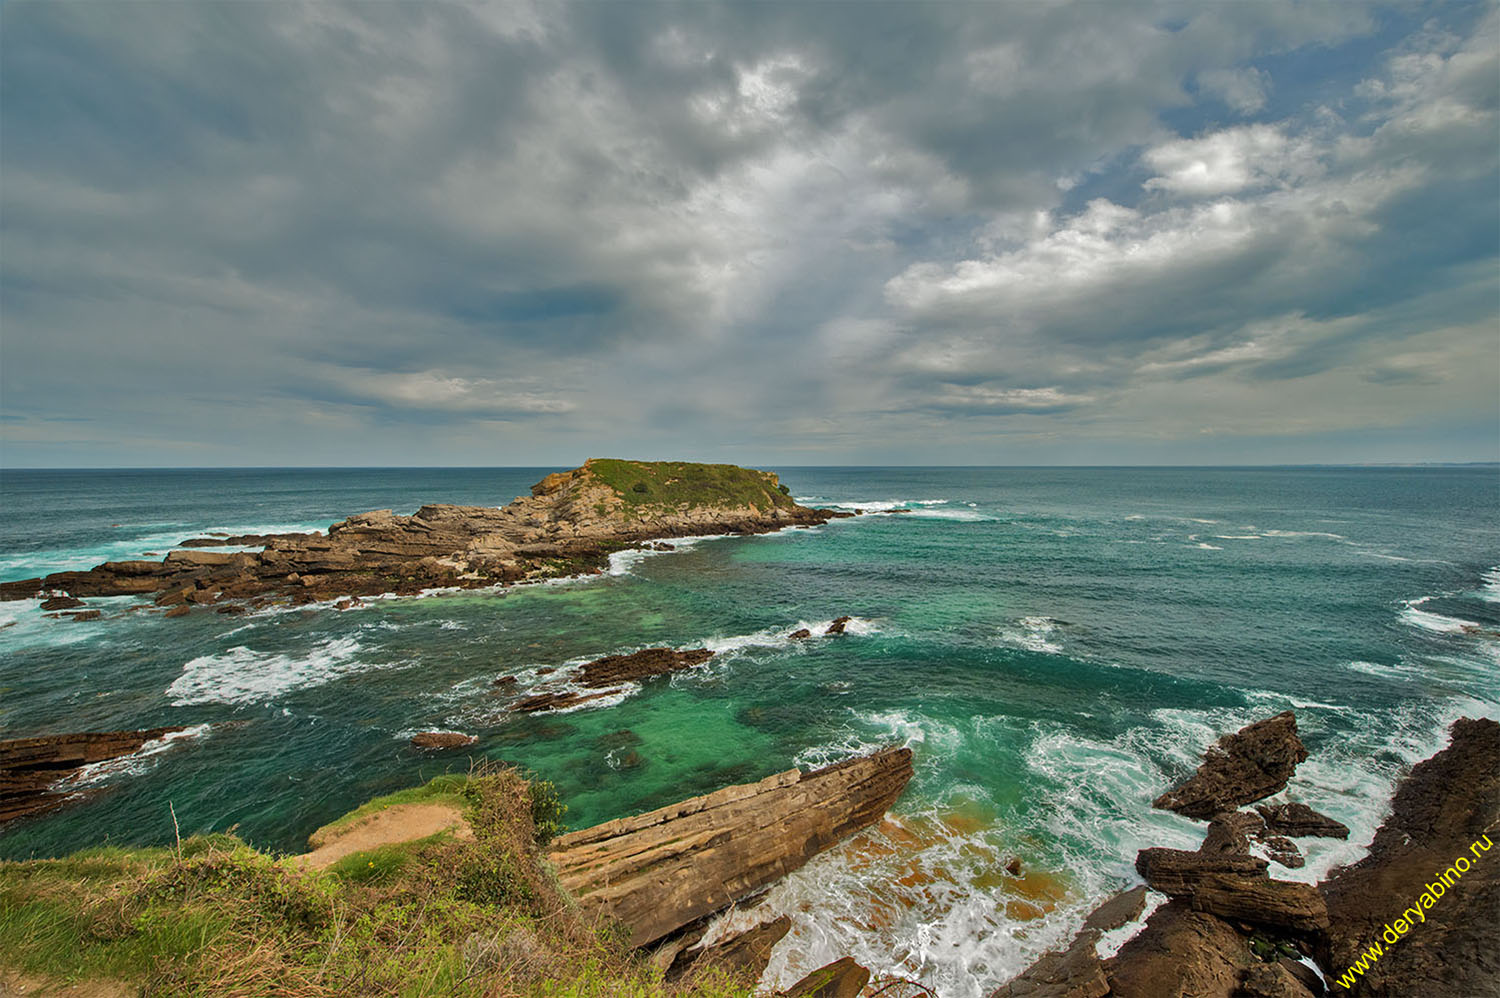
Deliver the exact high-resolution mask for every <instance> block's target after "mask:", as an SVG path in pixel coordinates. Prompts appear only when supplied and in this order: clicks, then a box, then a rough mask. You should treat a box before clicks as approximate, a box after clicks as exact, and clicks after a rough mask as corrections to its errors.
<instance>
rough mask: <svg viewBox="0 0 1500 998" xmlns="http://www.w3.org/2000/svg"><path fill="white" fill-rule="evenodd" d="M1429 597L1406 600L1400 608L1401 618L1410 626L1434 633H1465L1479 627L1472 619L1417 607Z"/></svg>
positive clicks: (1429, 597)
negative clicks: (1448, 615)
mask: <svg viewBox="0 0 1500 998" xmlns="http://www.w3.org/2000/svg"><path fill="white" fill-rule="evenodd" d="M1430 599H1432V597H1431V596H1423V597H1421V598H1420V599H1414V600H1407V601H1406V603H1405V604H1404V605H1403V607H1402V609H1401V619H1402V620H1403V621H1404V622H1406V623H1407V624H1410V625H1411V626H1412V627H1420V628H1421V629H1422V630H1424V631H1432V632H1433V633H1435V634H1465V633H1469V632H1472V631H1476V630H1478V629H1479V625H1478V624H1477V623H1475V622H1474V621H1472V620H1463V619H1461V618H1459V617H1446V616H1444V615H1443V614H1441V613H1433V612H1432V611H1430V610H1419V609H1418V607H1420V606H1421V605H1422V604H1423V603H1426V602H1427V601H1428V600H1430Z"/></svg>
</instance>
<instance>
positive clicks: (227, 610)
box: [214, 603, 249, 617]
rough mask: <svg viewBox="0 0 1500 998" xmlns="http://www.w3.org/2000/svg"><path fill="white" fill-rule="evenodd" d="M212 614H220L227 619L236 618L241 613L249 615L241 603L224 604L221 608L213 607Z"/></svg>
mask: <svg viewBox="0 0 1500 998" xmlns="http://www.w3.org/2000/svg"><path fill="white" fill-rule="evenodd" d="M214 613H222V614H224V615H225V616H229V617H238V616H239V615H240V614H242V613H249V610H248V609H247V608H246V607H245V605H244V604H243V603H226V604H224V605H223V606H216V607H214Z"/></svg>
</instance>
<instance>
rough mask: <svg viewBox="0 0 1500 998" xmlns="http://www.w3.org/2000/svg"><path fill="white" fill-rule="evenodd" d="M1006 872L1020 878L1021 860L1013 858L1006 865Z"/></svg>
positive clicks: (1017, 857) (1016, 857)
mask: <svg viewBox="0 0 1500 998" xmlns="http://www.w3.org/2000/svg"><path fill="white" fill-rule="evenodd" d="M1005 872H1006V873H1008V874H1010V875H1011V876H1012V877H1019V876H1020V875H1021V858H1020V857H1019V856H1012V857H1011V858H1010V861H1009V862H1007V863H1006V864H1005Z"/></svg>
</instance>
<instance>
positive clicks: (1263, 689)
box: [0, 467, 1500, 998]
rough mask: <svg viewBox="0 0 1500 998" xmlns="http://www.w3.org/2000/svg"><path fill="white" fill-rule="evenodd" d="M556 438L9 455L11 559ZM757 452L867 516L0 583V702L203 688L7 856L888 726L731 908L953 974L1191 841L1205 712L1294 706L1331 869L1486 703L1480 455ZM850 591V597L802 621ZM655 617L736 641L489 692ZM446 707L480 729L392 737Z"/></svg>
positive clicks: (398, 477) (309, 825) (804, 747)
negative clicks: (445, 559) (884, 755)
mask: <svg viewBox="0 0 1500 998" xmlns="http://www.w3.org/2000/svg"><path fill="white" fill-rule="evenodd" d="M555 470H559V469H554V468H530V469H525V468H501V469H328V470H318V469H298V470H262V469H245V470H173V471H140V470H133V471H6V472H4V473H3V476H0V505H3V508H4V510H5V515H4V517H3V520H0V578H4V579H7V580H9V579H18V578H24V577H28V576H31V575H37V574H41V573H45V572H50V571H57V570H61V569H70V568H87V567H90V566H92V565H94V564H97V563H99V562H101V561H104V560H108V559H119V558H129V557H142V556H147V552H154V554H155V555H157V556H160V555H163V554H165V553H166V552H167V551H168V550H169V549H170V547H171V546H172V545H173V544H175V543H177V542H179V541H181V540H183V539H185V538H188V537H194V536H199V535H201V534H203V533H205V532H208V531H212V530H221V531H226V532H229V533H234V534H238V533H263V532H271V531H293V530H309V529H322V528H326V527H327V525H328V524H329V523H330V522H333V521H334V520H337V519H341V518H343V517H345V516H348V515H350V514H353V513H357V512H362V511H365V510H369V509H379V508H390V509H393V510H395V511H397V512H400V513H410V512H412V511H414V510H415V509H416V508H417V506H419V505H421V504H422V503H425V502H457V503H472V504H482V505H503V504H505V503H506V502H508V501H510V499H512V498H513V497H514V496H517V495H521V494H525V493H526V492H527V491H528V489H529V488H530V486H531V485H532V484H533V483H534V482H536V481H537V480H539V479H540V478H541V477H542V476H543V475H545V474H546V473H548V472H550V471H555ZM772 470H776V471H778V472H780V473H781V475H782V480H783V482H785V483H786V484H787V485H788V486H789V487H790V488H791V490H792V493H793V495H795V496H796V497H798V499H799V500H801V501H803V502H804V503H807V504H810V505H826V506H836V507H838V508H841V509H854V508H858V509H862V510H864V511H865V512H866V513H867V514H870V515H865V516H861V517H857V518H853V519H842V520H836V521H833V522H830V523H828V524H826V525H825V526H822V527H818V528H815V529H810V530H797V529H794V530H788V531H784V532H781V533H778V534H770V535H763V536H758V537H721V538H706V539H700V540H694V541H689V542H679V543H678V544H677V550H675V551H673V552H670V553H650V554H647V553H644V552H625V553H622V554H618V555H615V556H614V557H613V559H612V561H611V567H610V570H609V572H608V573H607V574H605V575H602V576H594V577H589V578H585V579H579V580H564V581H554V582H550V583H545V584H539V585H530V586H520V587H515V588H511V589H508V590H500V591H488V590H486V591H470V592H436V593H432V594H428V595H425V596H422V597H413V598H399V599H397V598H390V599H381V600H372V601H367V603H366V605H364V606H363V607H359V608H356V609H351V610H344V611H340V610H338V609H335V608H334V607H332V606H331V605H314V606H310V607H305V608H297V609H285V610H275V611H266V612H259V613H254V614H250V615H246V616H239V617H233V616H223V615H218V614H214V613H209V612H197V613H194V614H191V615H189V616H187V617H183V618H180V619H173V620H167V619H164V618H162V617H161V616H160V615H159V614H156V613H149V612H135V613H127V612H125V611H127V610H128V608H130V607H131V606H133V605H135V602H134V601H133V600H131V599H129V598H112V599H98V600H90V601H89V602H90V605H91V606H95V607H98V608H100V609H104V610H105V611H106V618H107V619H105V620H102V621H97V622H76V623H75V622H71V621H67V620H57V619H49V618H48V617H46V616H45V615H44V614H43V613H42V612H41V610H40V609H39V606H38V603H37V601H34V600H31V601H22V602H10V603H0V654H3V659H0V663H3V664H0V737H3V738H16V737H22V736H25V735H32V734H40V733H47V732H67V731H82V730H107V729H117V728H144V727H153V726H157V725H186V726H188V727H189V730H188V731H187V732H185V733H184V735H183V736H182V737H179V738H177V739H175V740H174V741H172V742H171V743H170V744H167V745H165V746H161V747H160V750H159V751H156V752H154V753H151V754H148V755H143V756H137V757H133V758H131V759H128V760H122V761H118V762H116V763H109V764H103V765H101V766H99V767H96V768H95V769H94V770H92V771H91V772H90V773H89V775H88V777H87V778H88V780H89V782H90V784H91V789H93V790H95V791H96V793H94V794H92V795H91V796H90V797H88V798H87V799H86V800H83V801H82V802H80V803H79V804H78V805H77V806H75V807H72V808H70V809H68V810H65V811H62V812H59V813H57V814H54V815H51V816H48V817H45V818H41V819H37V820H32V821H26V822H20V823H17V824H15V825H13V826H12V827H10V828H7V829H5V830H4V831H3V832H0V858H5V859H20V858H26V857H30V856H50V855H57V854H60V853H63V852H67V851H70V850H74V849H78V848H81V847H84V846H89V845H95V844H99V843H101V842H104V841H106V840H107V841H109V842H114V843H122V844H124V843H129V844H136V843H150V844H162V843H167V842H170V841H171V840H172V836H173V824H172V812H173V811H175V814H176V818H177V820H178V822H179V823H180V825H181V829H182V832H183V834H185V835H186V834H189V833H192V832H206V831H210V830H214V831H222V830H225V829H231V828H232V829H234V830H235V831H236V832H237V833H238V834H239V835H241V836H243V837H244V838H245V839H247V840H248V841H250V842H251V843H253V844H255V845H257V846H259V847H262V848H265V849H270V850H280V851H287V852H297V851H301V850H302V848H303V845H304V841H305V838H306V836H307V834H308V833H309V832H310V831H312V830H313V829H314V828H316V827H318V826H319V825H321V824H322V823H324V822H326V821H328V820H330V819H332V818H334V817H336V816H338V815H339V814H341V813H343V812H345V811H347V810H349V809H350V808H352V807H354V806H355V805H357V804H359V803H361V802H363V801H364V800H366V799H368V798H370V797H372V796H375V795H377V794H381V793H386V792H389V791H391V790H394V789H397V788H400V787H404V786H409V785H411V784H414V783H416V782H419V781H421V780H425V779H427V778H429V777H431V776H433V775H435V774H437V773H440V772H443V771H445V770H464V769H466V768H467V767H468V765H469V758H468V757H469V755H472V756H474V757H475V758H479V757H488V758H492V759H501V760H506V761H509V762H513V763H516V764H518V765H522V766H525V767H527V768H529V769H530V770H531V771H533V772H534V773H535V774H537V775H538V776H540V777H542V778H545V779H547V780H551V781H552V782H553V783H555V784H556V786H557V788H558V791H559V792H560V794H561V796H562V798H563V800H564V801H565V802H566V803H567V804H568V806H569V809H570V810H569V814H568V822H569V824H570V825H571V826H572V827H575V828H577V827H584V826H587V825H591V824H593V823H596V822H599V821H603V820H606V819H609V818H613V817H618V816H621V815H624V814H629V813H632V812H638V811H641V810H645V809H649V808H653V807H657V806H660V805H663V804H666V803H669V802H672V801H675V800H678V799H681V798H683V797H686V796H689V795H692V794H698V793H703V792H705V791H708V790H711V789H714V788H716V787H719V786H722V785H725V784H728V783H737V782H745V781H748V780H754V779H758V778H760V777H763V776H766V775H769V774H771V773H774V772H777V771H779V770H782V769H785V768H788V767H791V766H794V765H798V766H805V767H808V766H817V765H821V764H824V763H828V762H832V761H835V760H838V759H841V758H845V757H847V756H850V755H853V754H857V753H863V752H866V751H868V750H870V749H873V748H875V747H877V746H881V745H887V744H905V745H909V746H911V747H912V749H913V750H914V752H915V764H916V777H915V779H914V781H913V782H912V784H911V785H910V787H909V788H908V789H907V792H906V794H905V796H904V797H903V798H902V799H901V801H900V802H898V804H897V805H896V807H895V809H894V811H893V813H892V817H891V819H890V820H888V821H887V822H886V823H885V824H884V825H882V826H881V827H880V828H878V829H876V830H874V831H871V832H869V833H866V834H862V835H860V836H858V837H856V838H855V839H854V840H852V841H851V842H849V843H846V844H845V845H844V846H842V847H840V848H838V849H836V850H834V851H832V852H830V853H827V854H825V855H823V856H821V857H819V858H817V859H816V860H814V861H813V862H812V863H811V864H809V865H808V866H807V867H806V868H804V869H803V870H801V871H799V872H797V873H795V874H793V875H792V876H790V877H788V878H787V879H786V880H784V881H783V882H782V883H780V884H779V885H777V886H776V887H775V888H773V889H772V891H771V892H770V894H769V897H768V898H767V899H766V901H765V902H764V903H763V904H762V905H761V906H760V907H759V908H758V909H756V910H755V911H754V912H749V913H746V912H737V913H731V914H730V915H729V916H726V917H725V918H724V919H723V925H722V926H721V927H720V929H719V931H725V930H726V929H727V927H729V926H732V925H734V924H739V923H742V922H744V921H745V920H754V919H760V918H764V917H766V916H767V914H768V913H770V912H773V911H778V912H787V913H790V914H792V915H793V921H794V928H793V930H792V933H791V934H790V935H789V936H788V938H787V939H786V940H785V941H784V942H783V943H782V944H781V946H780V947H778V950H777V953H776V956H775V958H774V959H773V962H772V965H771V967H770V968H769V970H768V975H769V976H768V978H767V980H768V982H770V983H773V984H786V983H790V982H791V981H794V980H796V979H797V978H798V977H800V976H801V975H802V974H803V973H805V972H806V971H808V970H810V969H812V968H814V967H817V966H819V965H821V964H823V963H826V962H828V961H829V960H832V959H834V958H836V957H839V956H844V955H850V956H853V957H854V958H855V959H856V960H858V961H860V962H861V963H863V964H865V965H866V966H868V967H870V968H871V969H873V970H874V971H876V972H877V973H893V974H901V975H904V976H908V977H913V978H916V979H919V980H921V981H923V982H924V983H926V984H928V985H929V986H930V987H933V988H935V989H936V990H937V991H938V992H939V993H940V994H942V995H943V996H945V998H950V996H951V998H973V996H978V995H982V994H986V993H988V991H989V989H991V988H992V987H993V986H994V985H996V984H997V983H999V982H1001V981H1003V980H1005V979H1008V978H1009V977H1011V976H1013V975H1014V974H1015V973H1017V972H1018V971H1020V970H1021V969H1023V968H1024V967H1025V966H1026V965H1027V964H1029V963H1030V962H1031V961H1032V960H1033V959H1035V957H1036V956H1038V955H1039V954H1040V953H1041V952H1043V951H1045V950H1046V949H1047V948H1048V947H1050V946H1053V945H1056V944H1058V943H1060V942H1063V941H1065V940H1066V939H1067V938H1068V937H1069V936H1070V935H1071V934H1072V932H1074V931H1075V930H1076V929H1077V927H1078V925H1079V923H1080V921H1081V919H1082V917H1083V915H1084V914H1085V913H1086V912H1087V911H1088V910H1089V909H1090V908H1091V907H1092V906H1093V905H1094V904H1096V903H1097V902H1099V901H1100V900H1102V899H1104V898H1105V897H1107V896H1108V895H1109V894H1111V893H1112V892H1114V891H1115V890H1118V889H1119V888H1121V887H1123V886H1127V885H1129V884H1132V883H1135V882H1137V878H1136V876H1135V873H1134V870H1133V862H1134V858H1135V854H1136V851H1137V850H1138V849H1140V848H1142V847H1144V846H1147V845H1165V846H1175V847H1179V848H1195V847H1196V844H1197V842H1198V841H1199V840H1200V839H1201V837H1202V830H1203V826H1202V825H1201V824H1199V823H1196V822H1192V821H1189V820H1187V819H1184V818H1181V817H1178V816H1176V815H1172V814H1169V813H1166V812H1157V811H1152V810H1151V808H1150V801H1151V799H1152V798H1153V797H1154V796H1155V795H1156V794H1158V793H1160V792H1161V791H1162V790H1164V789H1166V788H1167V787H1168V786H1170V785H1172V784H1173V783H1175V782H1176V781H1178V780H1179V779H1181V778H1182V777H1184V776H1185V775H1186V774H1187V773H1188V772H1190V771H1191V769H1192V768H1193V767H1194V766H1195V765H1196V763H1197V759H1198V756H1199V754H1200V753H1201V752H1202V750H1203V748H1204V747H1205V746H1206V745H1207V744H1208V743H1210V742H1212V741H1213V740H1214V739H1215V738H1217V737H1218V736H1219V735H1220V734H1223V733H1226V732H1229V731H1232V730H1235V729H1237V728H1239V727H1240V726H1242V725H1244V724H1246V723H1249V722H1250V721H1253V720H1256V719H1259V718H1262V717H1266V716H1269V715H1270V714H1274V713H1277V712H1279V711H1282V710H1288V709H1290V710H1295V711H1296V713H1297V718H1298V724H1299V727H1300V729H1301V732H1302V736H1303V739H1304V741H1305V742H1306V743H1307V746H1308V748H1309V750H1310V751H1311V758H1310V759H1309V760H1308V761H1307V762H1305V763H1303V764H1302V766H1301V768H1300V769H1299V770H1298V773H1297V776H1296V777H1295V778H1294V780H1293V782H1292V784H1291V787H1290V790H1289V795H1290V797H1291V799H1296V800H1301V801H1305V802H1306V803H1308V804H1310V805H1312V806H1313V807H1315V808H1317V809H1318V810H1320V811H1323V812H1325V813H1327V814H1329V815H1331V816H1333V817H1335V818H1337V819H1339V820H1341V821H1343V822H1344V823H1346V824H1348V825H1349V826H1350V827H1351V829H1353V834H1352V835H1351V836H1350V839H1349V841H1348V842H1339V841H1335V840H1315V839H1314V840H1304V845H1305V846H1306V847H1307V851H1308V864H1307V866H1306V867H1304V868H1303V869H1300V870H1295V871H1289V872H1285V873H1283V874H1280V875H1282V876H1286V877H1288V878H1291V879H1300V880H1305V881H1316V880H1318V879H1320V878H1321V877H1322V876H1323V875H1324V874H1325V873H1326V872H1327V870H1329V869H1330V868H1331V867H1332V866H1334V865H1337V864H1339V863H1342V862H1347V861H1349V860H1351V859H1354V858H1357V857H1358V856H1359V855H1361V854H1362V852H1363V849H1364V846H1365V845H1367V844H1368V842H1369V840H1370V838H1371V837H1372V836H1373V834H1374V831H1375V828H1376V827H1377V825H1378V824H1379V822H1380V820H1381V819H1382V817H1383V816H1384V814H1385V812H1386V811H1387V810H1388V807H1389V802H1390V796H1391V792H1392V788H1393V785H1394V782H1395V781H1396V780H1397V779H1398V778H1399V776H1400V775H1401V774H1402V772H1403V770H1404V768H1405V767H1407V766H1409V765H1410V764H1411V763H1413V762H1415V761H1417V760H1419V759H1421V758H1424V757H1426V756H1428V755H1430V754H1432V753H1433V752H1434V751H1436V750H1437V749H1438V748H1440V747H1441V745H1442V744H1443V742H1444V740H1445V730H1446V727H1447V725H1448V724H1449V723H1450V722H1451V721H1452V720H1453V719H1454V718H1457V717H1459V716H1464V715H1468V716H1490V717H1496V716H1500V471H1497V469H1496V468H1494V467H1472V468H1224V469H1199V468H1193V469H1182V468H1113V469H1112V468H776V469H772ZM897 508H909V509H910V510H911V512H909V513H893V512H889V511H890V510H894V509H897ZM845 614H848V615H851V616H852V617H853V620H852V621H851V623H850V625H849V627H848V632H847V633H846V634H844V635H842V636H836V637H821V636H820V637H814V638H812V639H810V640H806V641H793V640H790V639H789V638H788V635H789V634H790V633H791V632H792V631H794V630H796V629H798V628H801V627H807V628H810V629H811V630H813V631H814V633H815V634H818V633H819V632H820V631H821V630H822V629H823V628H824V627H826V625H827V623H828V622H829V621H831V620H832V619H833V618H835V617H838V616H842V615H845ZM652 645H671V646H676V647H681V648H688V647H707V648H710V649H713V650H714V651H715V652H717V653H718V654H717V655H716V656H715V657H714V658H713V659H712V660H710V661H709V663H708V664H707V665H706V666H704V667H702V668H699V669H695V670H692V671H690V672H687V673H682V674H678V675H675V676H673V677H671V678H670V679H668V680H657V681H654V682H649V683H647V684H645V685H644V686H643V687H641V688H633V689H631V690H629V691H628V692H627V693H626V694H625V695H623V696H620V697H617V698H612V699H611V700H604V701H595V702H592V703H590V704H588V705H586V706H585V707H583V708H580V709H576V710H574V711H570V712H567V713H561V714H542V715H536V716H524V717H523V716H513V715H510V714H508V713H507V712H506V711H505V710H504V709H503V704H504V700H503V698H501V697H497V695H496V694H495V690H494V686H493V684H494V681H495V680H496V679H498V678H500V677H502V676H515V677H517V679H518V680H519V688H520V689H521V690H522V691H524V690H525V689H527V688H528V687H530V686H532V685H534V684H536V683H538V682H540V681H542V680H543V679H544V678H545V677H546V673H544V672H543V670H552V669H561V668H563V667H565V666H567V665H569V664H572V663H579V662H583V661H588V660H590V659H593V658H597V657H600V656H602V655H606V654H609V653H613V652H620V651H627V650H631V649H635V648H641V647H647V646H652ZM436 729H441V730H457V731H464V732H469V733H473V734H476V735H478V736H479V738H480V740H479V743H478V744H477V745H476V746H475V747H474V748H473V749H472V750H471V752H469V753H467V754H466V753H456V754H449V755H437V756H432V755H424V754H422V753H419V752H417V751H414V750H412V749H411V748H410V747H409V746H408V744H407V740H408V739H409V738H410V737H411V735H412V734H414V733H416V732H420V731H426V730H436ZM169 805H170V810H169ZM1012 859H1017V860H1019V862H1020V871H1021V872H1020V874H1019V875H1011V874H1008V873H1006V872H1005V869H1004V868H1005V866H1006V865H1007V864H1008V863H1009V862H1010V861H1011V860H1012Z"/></svg>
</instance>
